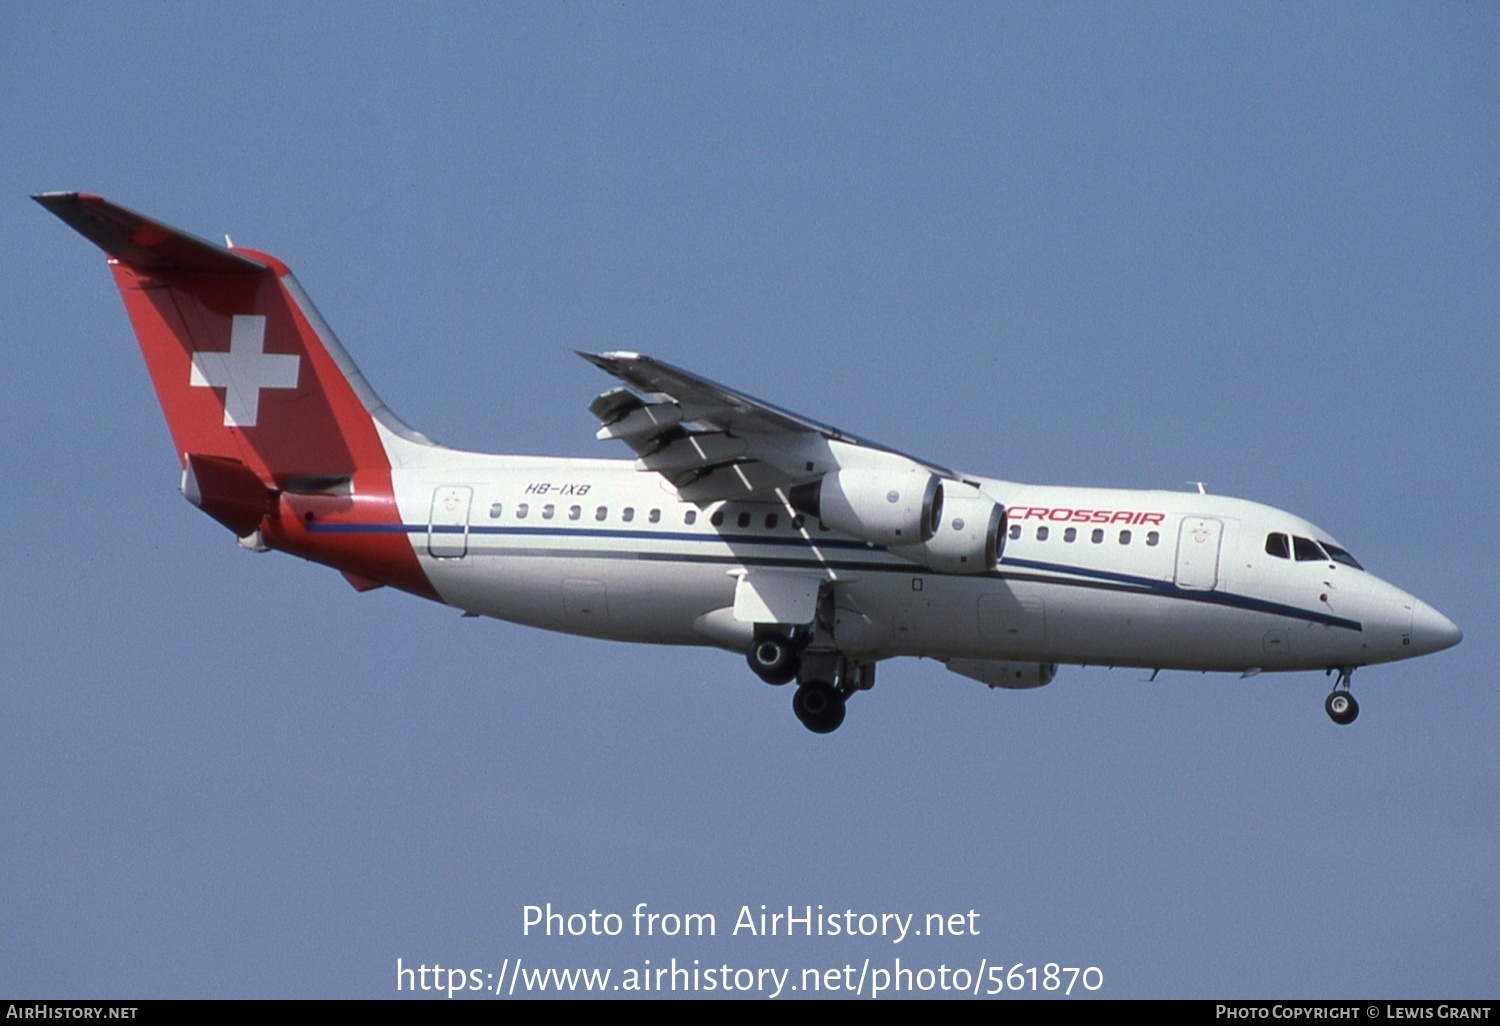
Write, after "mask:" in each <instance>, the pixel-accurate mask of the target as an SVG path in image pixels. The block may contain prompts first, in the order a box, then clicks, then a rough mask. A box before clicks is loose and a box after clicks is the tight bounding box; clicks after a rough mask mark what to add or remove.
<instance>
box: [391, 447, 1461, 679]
mask: <svg viewBox="0 0 1500 1026" xmlns="http://www.w3.org/2000/svg"><path fill="white" fill-rule="evenodd" d="M429 453H430V455H431V456H436V453H431V452H430V451H429ZM442 453H443V456H442V458H440V459H431V458H429V459H425V460H420V461H419V462H421V463H425V464H427V465H425V466H404V467H399V468H398V469H396V470H395V471H394V475H393V483H394V486H395V491H396V497H397V502H398V506H399V509H400V511H401V518H402V521H403V527H404V529H405V531H406V532H407V534H408V536H409V537H410V539H411V542H412V545H413V548H414V549H415V550H416V551H417V553H418V556H419V559H420V560H421V564H422V567H423V569H424V571H425V572H426V574H427V576H428V578H429V579H430V580H431V582H432V584H433V586H434V588H435V589H436V590H437V592H438V594H439V595H440V597H441V598H442V599H443V601H445V602H447V603H449V604H451V605H453V606H456V607H459V608H461V609H464V610H467V611H470V612H474V613H478V614H480V615H484V616H491V617H495V618H498V619H502V620H509V621H512V622H516V623H521V624H528V625H532V626H536V627H542V628H546V629H549V630H556V631H564V632H568V633H573V634H581V635H588V636H591V637H598V638H610V639H616V640H622V641H638V642H652V643H660V644H705V645H712V644H717V645H721V646H723V647H726V648H736V649H742V648H743V646H744V643H745V642H746V641H747V640H748V638H749V634H748V630H749V628H748V625H747V626H746V627H745V628H744V632H737V631H736V629H735V625H734V623H733V617H732V616H731V615H730V613H729V611H730V610H731V609H732V607H733V606H734V604H735V591H736V585H737V583H738V578H739V576H740V575H742V574H743V573H745V572H746V571H747V570H754V571H764V572H773V571H786V572H788V573H794V572H817V573H819V574H821V575H823V576H824V577H825V578H826V579H828V580H831V581H833V582H834V584H835V594H836V604H837V610H838V620H837V627H836V630H835V637H836V640H837V642H838V645H839V648H840V649H841V650H843V651H845V652H847V653H849V654H852V655H857V656H860V657H862V658H866V659H883V658H887V657H891V656H901V655H915V656H928V657H933V658H939V659H950V658H962V659H985V660H1009V661H1036V662H1043V663H1074V664H1102V665H1117V666H1140V667H1148V668H1164V669H1193V670H1228V671H1237V672H1255V671H1259V670H1267V671H1270V670H1298V669H1320V668H1327V667H1346V666H1349V667H1352V666H1360V665H1366V664H1370V663H1379V662H1387V661H1390V660H1394V659H1401V658H1406V657H1409V656H1414V655H1418V654H1422V652H1423V651H1428V650H1431V649H1430V648H1428V647H1426V646H1425V645H1424V643H1423V640H1422V637H1423V632H1422V628H1423V617H1424V616H1433V617H1436V616H1437V614H1436V613H1433V612H1432V611H1431V610H1430V609H1428V608H1427V607H1426V606H1424V605H1423V604H1422V603H1420V602H1419V601H1418V600H1416V599H1414V598H1413V597H1412V596H1410V595H1408V594H1406V593H1405V592H1403V591H1401V590H1399V589H1397V588H1395V587H1393V586H1391V585H1389V584H1387V583H1385V582H1384V581H1382V580H1380V579H1379V578H1377V577H1375V576H1373V575H1371V574H1369V573H1368V572H1366V571H1364V570H1361V569H1358V568H1356V567H1353V566H1349V565H1344V564H1341V563H1336V562H1332V561H1330V560H1328V559H1326V558H1325V559H1320V560H1316V561H1314V560H1306V559H1304V560H1297V559H1293V558H1277V557H1274V556H1272V555H1270V554H1268V553H1267V551H1266V539H1267V536H1268V534H1270V533H1272V532H1280V533H1283V534H1285V535H1287V536H1301V537H1305V538H1310V539H1316V540H1320V541H1328V540H1330V539H1329V536H1328V535H1327V533H1326V532H1323V531H1321V530H1320V529H1318V528H1317V527H1315V526H1314V525H1312V524H1310V523H1308V522H1307V521H1306V520H1303V519H1301V518H1299V517H1296V516H1294V515H1292V514H1289V513H1285V512H1282V511H1281V510H1277V509H1273V508H1271V507H1269V506H1264V505H1261V504H1259V503H1254V502H1249V501H1246V500H1243V499H1234V498H1228V497H1224V496H1218V495H1204V494H1195V493H1188V492H1168V491H1144V490H1119V489H1089V488H1062V487H1047V486H1037V485H1024V484H1017V483H1013V482H1007V481H1000V480H992V479H977V478H970V479H969V480H972V481H975V483H977V484H978V485H979V486H980V487H981V488H982V489H983V490H984V491H985V492H986V493H988V494H989V495H991V496H993V497H994V498H996V499H997V500H998V501H1000V502H1002V503H1003V504H1004V505H1005V506H1006V507H1007V509H1008V511H1009V514H1010V529H1009V534H1008V537H1007V539H1006V545H1005V550H1004V556H1003V559H1002V561H1001V563H1000V565H999V567H998V568H997V569H996V570H993V571H991V572H989V573H983V574H970V575H958V574H942V573H935V572H933V571H931V570H929V569H927V568H925V567H923V566H920V565H917V564H915V563H912V562H909V561H907V560H905V559H902V558H899V557H897V556H894V555H891V554H890V553H888V552H887V551H885V550H884V549H882V548H880V547H877V546H873V545H870V544H868V543H865V542H861V541H857V540H855V539H852V538H849V537H845V536H842V535H840V534H838V533H836V532H832V531H828V530H824V529H822V528H821V527H820V526H819V524H818V523H817V522H816V521H814V520H812V519H810V518H808V519H804V518H802V517H798V516H797V515H796V514H795V512H794V511H793V510H792V509H790V508H789V507H787V506H785V505H782V504H771V503H765V502H744V503H741V502H726V503H714V504H710V505H708V506H706V507H704V508H700V507H698V506H696V505H693V504H690V503H685V502H682V501H680V500H679V499H678V498H677V496H676V495H675V493H674V492H673V491H671V490H670V487H669V486H666V485H665V484H664V483H663V482H662V480H661V479H660V478H659V477H658V476H657V475H655V474H652V473H643V472H641V471H639V470H637V469H636V468H635V465H634V464H633V463H631V462H628V461H622V460H597V459H539V458H530V457H511V456H480V455H475V454H460V453H455V452H453V451H452V450H442ZM393 455H394V453H393ZM1414 617H1415V618H1416V620H1417V627H1416V634H1415V640H1414V630H1413V619H1414ZM1439 619H1440V618H1439ZM1442 622H1443V623H1446V621H1442ZM1437 647H1443V646H1441V645H1439V646H1437Z"/></svg>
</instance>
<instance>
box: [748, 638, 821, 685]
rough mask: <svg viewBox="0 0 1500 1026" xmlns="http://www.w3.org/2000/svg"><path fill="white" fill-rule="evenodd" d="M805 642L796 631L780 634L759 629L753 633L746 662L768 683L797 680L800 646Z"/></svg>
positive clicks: (804, 645)
mask: <svg viewBox="0 0 1500 1026" xmlns="http://www.w3.org/2000/svg"><path fill="white" fill-rule="evenodd" d="M806 644H807V642H806V641H805V640H804V639H801V638H799V637H797V636H796V633H795V632H793V633H792V634H783V633H781V632H780V631H777V630H771V629H765V628H760V629H757V630H756V632H755V640H754V641H753V642H751V644H750V651H748V652H746V653H745V661H746V662H748V663H749V664H750V669H752V670H754V671H755V675H756V676H757V677H759V678H760V679H761V680H763V681H765V682H766V683H767V684H786V683H788V682H789V681H793V680H796V679H797V671H798V670H799V669H801V667H802V649H803V648H804V647H806Z"/></svg>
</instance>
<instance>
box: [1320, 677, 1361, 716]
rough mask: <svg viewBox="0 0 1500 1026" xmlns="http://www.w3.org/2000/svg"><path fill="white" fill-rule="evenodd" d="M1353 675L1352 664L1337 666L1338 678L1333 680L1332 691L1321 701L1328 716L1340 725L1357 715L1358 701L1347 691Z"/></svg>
mask: <svg viewBox="0 0 1500 1026" xmlns="http://www.w3.org/2000/svg"><path fill="white" fill-rule="evenodd" d="M1353 677H1354V668H1353V667H1352V666H1341V667H1339V676H1338V680H1336V681H1334V684H1333V692H1332V694H1330V695H1329V696H1328V698H1327V700H1326V701H1325V702H1324V703H1323V708H1324V709H1326V710H1328V718H1329V719H1330V720H1332V721H1333V722H1334V723H1337V724H1338V725H1339V726H1341V727H1345V726H1348V725H1349V724H1351V723H1353V722H1354V721H1355V719H1356V718H1357V717H1358V716H1359V703H1358V702H1356V701H1355V700H1354V696H1353V695H1352V694H1350V693H1349V683H1350V681H1351V679H1352V678H1353ZM1341 689H1342V690H1341Z"/></svg>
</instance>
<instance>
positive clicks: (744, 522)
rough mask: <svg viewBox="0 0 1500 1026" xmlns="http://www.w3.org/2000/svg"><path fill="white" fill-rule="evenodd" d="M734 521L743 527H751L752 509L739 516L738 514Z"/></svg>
mask: <svg viewBox="0 0 1500 1026" xmlns="http://www.w3.org/2000/svg"><path fill="white" fill-rule="evenodd" d="M734 522H735V523H736V524H738V525H739V526H741V527H749V526H750V511H749V510H745V511H744V512H743V513H741V514H740V515H739V516H737V517H735V518H734Z"/></svg>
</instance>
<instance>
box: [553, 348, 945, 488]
mask: <svg viewBox="0 0 1500 1026" xmlns="http://www.w3.org/2000/svg"><path fill="white" fill-rule="evenodd" d="M578 355H579V356H581V357H583V358H584V359H585V360H588V361H589V362H590V363H592V364H593V365H594V366H596V367H598V368H599V369H600V370H603V371H605V372H606V373H608V374H612V375H614V376H615V377H616V378H619V379H620V380H621V381H622V382H624V387H621V388H613V389H611V390H609V391H608V392H604V393H602V394H601V395H600V396H599V397H598V398H597V399H595V400H594V401H593V402H592V403H590V404H589V410H590V412H592V413H593V414H594V416H596V417H598V418H599V420H600V422H601V423H602V424H603V427H601V428H600V429H599V432H598V437H599V438H600V439H612V438H614V439H619V440H621V441H623V442H624V443H625V444H626V445H628V446H630V448H631V449H633V450H634V451H635V453H636V455H637V456H638V457H639V460H638V461H637V464H636V465H637V467H639V468H640V469H641V470H644V471H651V472H654V473H658V474H661V475H662V476H663V477H664V478H666V479H667V480H668V481H670V482H671V483H672V485H673V486H674V487H675V488H676V489H677V492H678V494H679V495H681V496H682V498H683V499H685V500H687V501H688V502H698V503H707V502H717V501H719V500H722V499H736V498H750V497H754V496H760V495H764V496H767V497H769V496H770V494H771V493H772V492H774V491H775V490H776V489H785V488H790V487H791V486H794V485H796V484H799V483H801V482H805V481H811V480H814V479H815V478H818V477H820V476H821V475H822V474H824V473H826V472H827V471H829V470H833V469H837V468H839V467H845V466H848V465H850V464H851V463H864V464H869V463H876V464H885V463H889V462H892V461H894V460H899V461H900V462H902V463H903V464H905V465H908V466H913V465H914V466H917V467H921V468H922V469H924V470H928V471H930V472H932V473H933V474H936V475H938V476H940V477H953V476H955V475H954V473H953V472H952V471H950V470H946V469H944V468H942V467H939V466H936V465H934V464H931V463H928V462H926V461H925V460H919V459H916V458H914V457H911V456H907V455H905V454H903V453H899V452H897V451H896V450H894V449H890V448H887V447H885V446H882V445H877V444H875V443H873V442H869V441H866V440H865V439H862V438H858V437H856V436H854V435H851V434H849V433H848V432H845V431H840V430H839V429H838V428H835V427H831V426H829V425H827V424H821V423H819V422H818V421H815V420H809V419H808V418H806V417H803V416H801V415H799V414H796V413H792V412H791V411H789V410H783V409H782V408H780V407H779V406H773V405H771V404H770V403H768V402H764V401H762V400H760V399H756V398H753V397H751V396H748V395H745V394H744V393H743V392H736V391H735V390H734V389H732V388H726V387H725V386H723V385H720V384H716V383H715V382H712V381H709V380H708V379H707V378H701V377H699V376H698V375H696V374H691V373H689V372H687V371H685V370H682V369H681V368H679V367H673V366H672V365H671V364H669V363H663V362H662V361H660V360H654V359H652V358H651V357H649V356H641V355H639V354H637V353H584V352H580V353H579V354H578Z"/></svg>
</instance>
